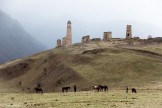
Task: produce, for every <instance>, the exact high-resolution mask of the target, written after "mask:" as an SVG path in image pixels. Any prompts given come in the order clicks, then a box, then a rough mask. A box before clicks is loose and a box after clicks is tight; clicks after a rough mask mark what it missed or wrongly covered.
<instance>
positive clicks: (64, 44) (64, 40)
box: [62, 37, 66, 46]
mask: <svg viewBox="0 0 162 108" xmlns="http://www.w3.org/2000/svg"><path fill="white" fill-rule="evenodd" d="M62 46H66V37H63V38H62Z"/></svg>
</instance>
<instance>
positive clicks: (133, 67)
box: [0, 44, 162, 92]
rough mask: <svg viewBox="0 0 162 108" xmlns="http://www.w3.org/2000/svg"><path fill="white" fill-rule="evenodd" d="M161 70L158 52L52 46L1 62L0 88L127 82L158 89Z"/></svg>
mask: <svg viewBox="0 0 162 108" xmlns="http://www.w3.org/2000/svg"><path fill="white" fill-rule="evenodd" d="M154 48H155V49H156V47H154ZM151 51H153V50H151ZM161 70H162V55H160V53H158V54H157V52H153V53H152V52H150V51H148V50H147V51H145V49H144V51H143V49H142V48H140V50H137V48H135V50H132V48H131V49H129V48H116V47H107V48H105V47H101V45H98V44H90V45H81V46H79V47H78V46H77V47H76V46H73V47H70V48H55V49H51V50H48V51H45V52H42V53H39V54H36V55H33V56H31V57H28V58H24V59H20V60H16V61H13V62H9V63H6V64H3V65H1V66H0V79H1V80H2V81H1V85H0V88H2V89H1V91H3V92H4V91H8V92H11V91H12V92H13V91H14V92H16V91H17V92H20V91H25V92H33V88H34V87H36V86H37V85H40V86H41V87H42V88H43V89H44V91H45V92H53V91H56V92H57V91H61V87H62V86H71V87H73V85H74V84H76V85H77V87H78V89H79V90H92V86H93V85H98V84H101V85H108V86H109V87H110V89H117V88H118V89H124V88H125V86H126V85H127V86H129V87H138V88H149V89H155V88H156V89H159V88H162V87H161V82H162V79H161V76H162V72H161ZM11 88H12V89H11ZM71 91H72V89H71Z"/></svg>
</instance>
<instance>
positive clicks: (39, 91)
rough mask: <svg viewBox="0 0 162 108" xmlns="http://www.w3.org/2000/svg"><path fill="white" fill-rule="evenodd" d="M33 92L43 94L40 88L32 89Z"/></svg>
mask: <svg viewBox="0 0 162 108" xmlns="http://www.w3.org/2000/svg"><path fill="white" fill-rule="evenodd" d="M34 90H35V91H36V93H42V94H43V89H42V88H40V87H36V88H34Z"/></svg>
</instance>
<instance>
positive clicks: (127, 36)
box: [126, 25, 132, 39]
mask: <svg viewBox="0 0 162 108" xmlns="http://www.w3.org/2000/svg"><path fill="white" fill-rule="evenodd" d="M131 38H132V26H131V25H127V30H126V39H131Z"/></svg>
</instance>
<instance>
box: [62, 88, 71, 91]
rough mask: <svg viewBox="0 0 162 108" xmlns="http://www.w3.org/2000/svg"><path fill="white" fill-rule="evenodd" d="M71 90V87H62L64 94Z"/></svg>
mask: <svg viewBox="0 0 162 108" xmlns="http://www.w3.org/2000/svg"><path fill="white" fill-rule="evenodd" d="M69 89H70V87H62V92H64V90H65V91H66V92H68V90H69Z"/></svg>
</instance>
